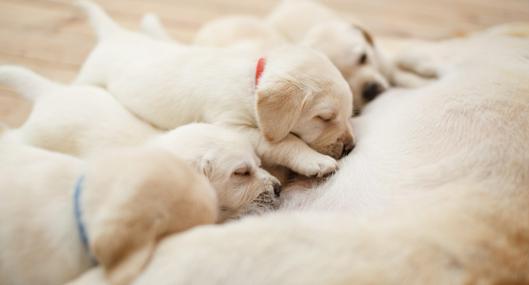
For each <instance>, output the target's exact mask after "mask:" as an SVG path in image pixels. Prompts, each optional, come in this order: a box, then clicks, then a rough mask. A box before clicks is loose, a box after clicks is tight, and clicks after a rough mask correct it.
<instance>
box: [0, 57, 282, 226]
mask: <svg viewBox="0 0 529 285" xmlns="http://www.w3.org/2000/svg"><path fill="white" fill-rule="evenodd" d="M0 85H3V86H7V87H11V88H13V89H14V90H16V91H18V93H20V94H21V95H23V96H25V97H26V98H29V99H30V100H32V101H34V105H33V111H32V113H31V114H30V116H29V118H28V119H27V121H26V122H25V123H24V125H22V126H21V127H20V128H19V129H15V130H10V131H8V132H7V133H6V134H5V137H4V140H10V141H14V142H19V143H25V144H30V145H34V146H38V147H41V148H45V149H49V150H53V151H57V152H62V153H67V154H71V155H75V156H79V157H86V156H88V155H90V154H93V153H98V152H100V151H103V150H105V149H108V148H111V147H112V148H117V147H122V146H138V145H143V144H147V145H151V146H153V147H158V148H162V149H166V150H168V151H170V152H172V153H174V154H176V155H178V156H179V157H181V158H183V159H184V160H185V161H186V162H188V163H189V164H190V165H191V166H193V167H194V168H195V169H196V170H198V171H199V172H200V173H203V174H204V175H205V176H206V177H207V178H208V179H209V181H210V182H211V184H212V185H213V187H214V188H215V189H216V191H217V195H218V197H219V204H220V208H221V213H220V221H224V220H226V219H229V218H236V217H238V216H240V215H242V214H244V213H246V212H259V211H263V210H266V209H275V208H276V207H277V206H278V202H279V200H278V196H279V191H280V190H281V185H280V183H279V182H278V181H277V179H275V178H274V177H273V176H272V175H270V174H269V173H268V172H266V171H265V170H264V169H262V168H260V167H259V166H260V160H259V158H258V157H257V156H256V155H255V152H254V150H253V146H252V145H251V143H250V142H249V141H248V140H247V138H246V137H245V136H244V135H241V134H238V133H237V132H234V131H232V130H230V129H227V128H224V127H221V126H215V125H210V124H198V123H195V124H189V125H186V126H182V127H179V128H177V129H174V130H172V131H169V132H162V131H160V130H158V129H156V128H154V127H152V126H151V125H149V124H147V123H145V122H143V121H141V120H140V119H138V118H136V117H135V116H134V115H132V114H130V113H129V112H128V111H127V110H125V109H124V108H123V107H122V106H121V105H120V104H119V103H118V102H117V101H116V100H115V99H114V98H113V97H112V96H111V95H110V94H108V92H106V91H104V90H102V89H100V88H97V87H93V86H81V85H72V86H65V85H61V84H57V83H54V82H51V81H49V80H47V79H45V78H42V77H41V76H38V75H37V74H35V73H33V72H31V71H30V70H27V69H24V68H21V67H15V66H0ZM257 197H259V198H258V199H257ZM255 209H259V211H255Z"/></svg>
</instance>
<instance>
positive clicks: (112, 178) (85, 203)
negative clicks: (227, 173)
mask: <svg viewBox="0 0 529 285" xmlns="http://www.w3.org/2000/svg"><path fill="white" fill-rule="evenodd" d="M0 189H1V191H0V222H1V223H2V227H1V228H0V246H1V247H2V251H1V252H0V283H1V284H4V285H16V284H43V285H45V284H50V285H51V284H53V285H55V284H63V283H65V282H67V281H69V280H71V279H73V278H75V277H77V276H78V275H79V274H81V273H82V272H83V271H85V270H87V269H89V268H90V267H92V266H93V265H94V264H93V263H94V262H98V263H99V265H100V266H101V267H102V268H103V269H104V271H105V275H106V276H107V278H108V279H109V280H110V284H128V283H129V282H130V281H131V279H133V278H134V277H135V276H136V275H137V274H138V272H140V271H141V269H142V268H143V267H144V266H145V265H146V263H147V262H148V261H149V259H150V257H151V254H152V252H153V251H154V249H155V247H156V244H157V243H158V241H159V240H160V239H161V238H162V237H164V236H166V235H169V234H172V233H177V232H181V231H184V230H187V229H189V228H191V227H194V226H198V225H202V224H211V223H215V221H216V220H217V211H218V210H217V209H218V206H217V200H216V195H215V192H214V190H213V188H212V187H211V185H210V184H209V183H208V181H207V180H206V179H205V178H203V177H202V176H201V175H199V174H198V173H196V172H195V171H194V170H192V169H191V168H190V167H189V166H187V165H186V163H184V162H183V161H182V160H181V159H179V158H177V157H176V156H174V155H173V154H172V153H171V152H169V151H165V150H160V149H154V148H145V147H144V148H130V149H122V150H115V151H113V152H108V153H102V154H101V155H99V156H97V157H92V158H91V159H89V161H88V162H86V163H85V162H82V161H81V160H79V159H77V158H73V157H70V156H67V155H63V154H59V153H54V152H49V151H46V150H41V149H36V148H33V147H29V146H22V145H16V144H9V143H0Z"/></svg>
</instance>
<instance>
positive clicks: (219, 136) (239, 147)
mask: <svg viewBox="0 0 529 285" xmlns="http://www.w3.org/2000/svg"><path fill="white" fill-rule="evenodd" d="M151 143H154V144H156V145H158V146H163V147H164V148H166V149H167V150H170V151H172V152H174V153H177V154H179V156H181V157H182V158H183V159H185V160H186V161H187V162H188V163H190V164H191V165H193V166H194V167H195V168H196V169H197V170H198V171H199V172H200V173H203V174H204V175H205V176H206V177H207V178H208V180H209V181H210V183H211V185H212V186H213V188H214V189H215V191H216V193H217V196H218V200H219V206H220V209H221V211H220V218H219V220H220V221H221V222H222V221H225V220H226V219H230V218H234V217H237V216H239V215H240V213H241V212H242V211H244V209H245V208H246V207H247V206H248V205H249V204H251V203H252V202H253V201H254V200H256V198H257V197H258V196H259V195H264V194H262V193H274V192H275V193H276V194H275V195H279V191H280V189H281V184H280V183H279V181H277V179H275V178H274V177H273V176H272V175H270V174H269V173H268V172H266V171H264V170H263V169H261V168H260V164H261V162H260V160H259V158H258V157H257V155H256V154H255V151H254V148H253V146H252V144H251V143H250V141H249V140H248V138H247V137H246V136H244V135H243V134H241V133H239V132H237V131H235V130H231V129H228V128H226V127H222V126H217V125H211V124H198V123H196V124H189V125H185V126H182V127H179V128H176V129H174V130H172V131H170V132H168V133H166V134H164V135H162V136H160V137H159V138H157V139H156V140H155V141H153V142H151ZM273 198H274V199H273V201H272V204H273V203H277V197H276V196H273Z"/></svg>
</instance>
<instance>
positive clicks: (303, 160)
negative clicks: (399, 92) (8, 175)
mask: <svg viewBox="0 0 529 285" xmlns="http://www.w3.org/2000/svg"><path fill="white" fill-rule="evenodd" d="M81 3H82V6H83V7H84V9H85V10H86V11H87V13H88V15H89V17H90V19H91V21H92V24H93V25H94V27H95V28H96V32H97V34H98V37H99V44H98V45H97V47H96V48H95V49H94V51H93V52H92V53H91V55H90V56H89V58H88V60H87V61H86V63H85V64H84V66H83V68H82V70H81V73H80V75H79V77H78V79H77V82H78V83H85V84H94V85H99V86H103V87H106V88H107V89H108V90H109V92H110V93H111V94H112V95H113V96H115V98H116V99H117V100H118V101H119V102H120V103H121V104H123V105H124V106H125V107H126V108H127V109H128V110H129V111H131V112H132V113H134V114H135V115H137V116H138V117H140V118H141V119H143V120H145V121H146V122H149V123H151V124H152V125H154V126H156V127H158V128H161V129H172V128H175V127H178V126H181V125H183V124H187V123H190V122H194V121H201V122H208V123H216V124H219V125H223V126H229V127H231V128H235V129H237V130H238V131H239V132H241V133H244V134H245V135H246V136H247V137H248V138H249V139H250V140H251V142H252V143H253V145H254V147H255V149H256V152H257V154H258V155H259V157H261V159H262V160H263V163H264V164H265V165H281V166H286V167H287V168H289V169H291V170H293V171H295V172H297V173H300V174H303V175H305V176H320V177H321V176H324V175H327V174H330V173H332V172H333V171H335V170H336V168H337V162H336V160H335V159H337V158H340V157H342V156H344V155H346V154H347V153H349V152H350V151H351V150H352V148H353V146H354V140H353V134H352V130H351V125H350V122H349V118H350V117H351V115H352V104H353V103H352V95H351V91H350V89H349V87H348V85H347V82H346V81H345V80H344V79H343V77H342V75H341V74H340V72H339V71H338V69H336V67H335V66H333V64H332V63H331V62H330V61H329V60H328V59H327V58H326V57H325V56H324V55H323V54H320V53H319V52H316V51H314V50H312V49H310V48H306V47H295V46H285V47H282V48H278V49H273V50H271V51H269V52H268V53H266V54H265V55H263V54H260V53H256V52H254V51H251V50H248V51H245V52H243V51H241V50H238V49H221V48H204V47H189V46H182V45H176V44H173V43H169V42H164V41H157V40H153V39H152V38H149V37H147V36H144V35H141V34H138V33H132V32H129V31H126V30H124V29H123V28H121V27H119V26H118V25H116V24H115V23H114V22H113V21H112V20H111V19H110V18H108V16H107V15H106V14H105V13H104V12H103V11H102V10H101V9H100V8H99V7H97V6H95V5H94V4H92V3H90V2H84V1H83V2H81ZM257 67H259V68H257ZM261 71H262V72H261ZM315 150H316V151H315Z"/></svg>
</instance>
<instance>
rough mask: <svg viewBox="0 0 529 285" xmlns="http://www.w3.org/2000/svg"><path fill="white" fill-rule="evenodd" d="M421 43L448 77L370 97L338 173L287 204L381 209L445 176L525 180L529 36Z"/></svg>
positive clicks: (288, 197)
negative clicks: (434, 43) (354, 138)
mask: <svg viewBox="0 0 529 285" xmlns="http://www.w3.org/2000/svg"><path fill="white" fill-rule="evenodd" d="M417 48H418V49H419V47H417ZM420 52H422V53H425V54H426V53H430V54H431V56H432V57H437V58H438V59H441V61H442V64H443V65H442V66H440V68H441V70H443V74H442V77H441V78H442V79H441V80H439V81H437V82H435V83H433V84H431V85H429V86H427V87H424V88H420V89H414V90H394V91H391V92H389V93H387V94H385V95H383V96H381V98H379V99H377V100H376V101H375V102H373V103H372V104H371V105H370V106H369V107H368V108H367V109H365V111H364V113H363V115H362V116H361V117H360V118H358V119H356V120H355V121H354V123H353V125H354V129H355V131H356V134H357V138H358V143H357V147H356V149H355V150H354V151H353V152H352V153H351V154H350V155H349V156H348V157H346V158H345V159H343V160H342V162H341V167H340V170H339V171H338V172H337V174H336V175H334V176H333V177H331V178H330V179H329V180H328V181H327V182H326V183H324V184H323V185H321V186H319V187H317V188H315V189H310V190H306V189H301V190H300V189H295V187H293V189H290V191H285V192H284V195H283V205H282V208H283V209H284V210H300V209H303V210H344V211H349V212H353V213H355V214H367V213H373V212H374V213H382V212H383V210H385V209H387V208H388V207H392V206H395V205H398V204H399V202H401V201H409V200H410V199H412V198H416V197H420V196H421V195H422V194H424V193H429V192H432V191H435V190H436V189H440V188H441V187H443V186H447V185H461V184H463V183H465V185H468V184H467V183H470V184H471V185H476V186H478V187H479V188H484V189H491V190H492V189H496V190H498V189H501V190H509V189H516V188H518V189H520V188H519V187H523V185H522V183H521V181H525V182H527V180H528V179H527V173H529V172H528V170H529V168H528V164H529V157H528V153H529V147H528V144H527V141H528V139H529V135H528V134H529V122H528V121H529V120H528V119H527V114H528V111H529V40H527V39H521V38H520V39H516V38H509V37H503V36H483V35H480V36H475V37H473V38H467V39H460V40H451V41H447V42H444V43H440V44H438V45H437V46H429V47H425V48H424V50H422V51H420ZM443 189H446V187H443Z"/></svg>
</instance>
